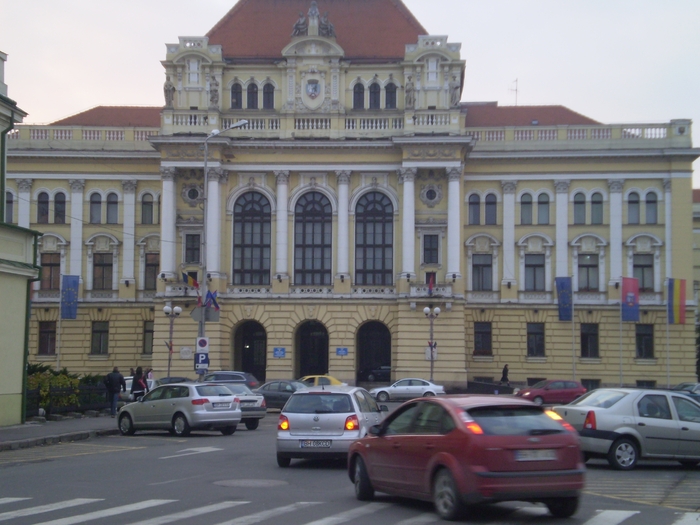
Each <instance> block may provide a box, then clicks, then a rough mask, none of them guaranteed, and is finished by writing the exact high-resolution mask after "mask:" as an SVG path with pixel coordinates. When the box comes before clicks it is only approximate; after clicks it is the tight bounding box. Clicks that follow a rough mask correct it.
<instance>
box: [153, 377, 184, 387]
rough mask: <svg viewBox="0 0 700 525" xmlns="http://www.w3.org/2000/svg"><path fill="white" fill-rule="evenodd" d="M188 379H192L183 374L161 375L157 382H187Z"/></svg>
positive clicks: (162, 383)
mask: <svg viewBox="0 0 700 525" xmlns="http://www.w3.org/2000/svg"><path fill="white" fill-rule="evenodd" d="M188 381H192V380H191V379H190V378H189V377H185V376H170V377H161V378H159V379H158V383H159V384H161V385H166V384H168V383H187V382H188Z"/></svg>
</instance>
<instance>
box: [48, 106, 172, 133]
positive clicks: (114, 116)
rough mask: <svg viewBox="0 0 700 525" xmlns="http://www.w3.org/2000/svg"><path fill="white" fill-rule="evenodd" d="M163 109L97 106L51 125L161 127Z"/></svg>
mask: <svg viewBox="0 0 700 525" xmlns="http://www.w3.org/2000/svg"><path fill="white" fill-rule="evenodd" d="M162 109H163V108H162V107H153V106H96V107H94V108H92V109H88V110H87V111H83V112H82V113H78V114H76V115H72V116H70V117H67V118H64V119H61V120H57V121H56V122H52V123H51V124H50V125H51V126H103V127H104V126H110V127H111V126H114V127H135V128H159V127H160V112H161V110H162Z"/></svg>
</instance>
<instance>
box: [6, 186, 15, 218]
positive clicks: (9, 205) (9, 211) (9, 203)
mask: <svg viewBox="0 0 700 525" xmlns="http://www.w3.org/2000/svg"><path fill="white" fill-rule="evenodd" d="M14 204H15V199H14V195H12V193H10V192H9V191H6V192H5V222H6V223H7V224H12V218H13V216H14V211H15V210H14Z"/></svg>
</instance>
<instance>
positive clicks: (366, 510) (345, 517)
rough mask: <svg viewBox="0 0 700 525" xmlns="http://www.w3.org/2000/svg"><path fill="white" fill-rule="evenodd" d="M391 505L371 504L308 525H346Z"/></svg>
mask: <svg viewBox="0 0 700 525" xmlns="http://www.w3.org/2000/svg"><path fill="white" fill-rule="evenodd" d="M388 506H389V505H388V504H387V503H369V504H367V505H363V506H362V507H359V508H356V509H350V510H346V511H345V512H341V513H339V514H335V515H334V516H328V517H327V518H321V519H320V520H316V521H312V522H311V523H307V524H306V525H336V523H345V522H346V521H351V520H354V519H355V518H358V517H360V516H364V515H365V514H372V513H374V512H377V511H379V510H382V509H385V508H387V507H388Z"/></svg>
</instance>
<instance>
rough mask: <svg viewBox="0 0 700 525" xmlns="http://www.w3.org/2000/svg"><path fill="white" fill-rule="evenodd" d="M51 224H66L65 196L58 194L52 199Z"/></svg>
mask: <svg viewBox="0 0 700 525" xmlns="http://www.w3.org/2000/svg"><path fill="white" fill-rule="evenodd" d="M53 223H54V224H65V223H66V194H65V193H62V192H59V193H57V194H56V195H55V196H54V198H53Z"/></svg>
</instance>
